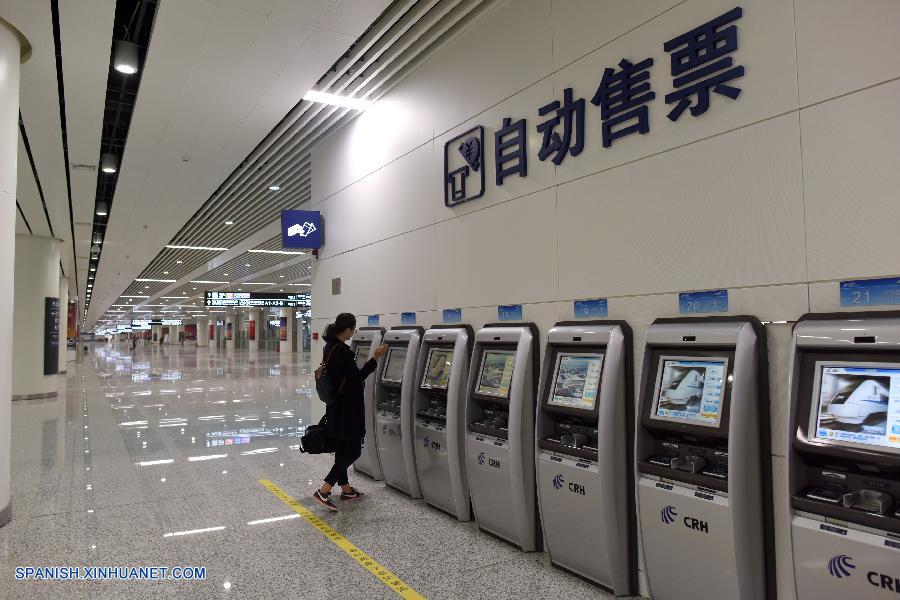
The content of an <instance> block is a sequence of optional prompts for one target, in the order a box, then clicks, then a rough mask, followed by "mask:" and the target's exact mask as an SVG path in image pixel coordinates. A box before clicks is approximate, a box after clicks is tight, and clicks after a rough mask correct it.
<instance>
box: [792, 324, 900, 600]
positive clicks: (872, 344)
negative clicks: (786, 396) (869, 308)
mask: <svg viewBox="0 0 900 600" xmlns="http://www.w3.org/2000/svg"><path fill="white" fill-rule="evenodd" d="M793 341H794V348H793V361H792V369H791V382H790V394H791V396H790V411H791V412H790V414H791V421H790V424H791V425H790V427H789V428H788V431H789V433H788V437H789V440H788V467H787V468H788V495H789V502H790V507H789V510H790V514H791V538H792V546H793V560H794V576H795V581H796V585H797V597H798V598H799V599H801V600H805V599H810V598H815V599H816V600H829V599H838V598H853V599H859V600H868V599H872V600H876V599H878V598H884V599H887V598H900V313H896V312H892V313H872V312H867V313H839V314H831V315H806V316H805V317H803V318H801V319H800V321H798V322H797V325H796V326H795V328H794V338H793Z"/></svg>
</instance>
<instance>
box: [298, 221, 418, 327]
mask: <svg viewBox="0 0 900 600" xmlns="http://www.w3.org/2000/svg"><path fill="white" fill-rule="evenodd" d="M434 247H435V244H434V229H433V228H432V227H427V228H425V229H420V230H417V231H414V232H411V233H408V234H406V235H403V236H400V237H395V238H390V239H387V240H384V241H380V242H378V243H375V244H372V245H370V246H366V247H365V248H363V249H361V250H356V251H353V252H347V253H345V254H341V255H338V256H334V257H331V258H326V259H323V260H320V261H319V263H318V267H317V270H316V275H315V278H314V279H313V287H312V294H313V297H314V298H318V299H319V301H318V303H317V304H315V305H314V307H313V315H314V316H315V317H316V318H327V317H334V316H335V315H337V314H338V313H341V312H351V313H354V314H360V315H368V314H382V313H399V312H400V311H405V310H432V309H434V307H435V306H434V289H435V281H434V277H435V274H434V270H433V265H434V258H433V256H434ZM333 277H341V280H342V290H341V294H340V295H338V296H332V295H331V279H332V278H333ZM399 319H400V317H399V314H398V315H397V324H398V325H399Z"/></svg>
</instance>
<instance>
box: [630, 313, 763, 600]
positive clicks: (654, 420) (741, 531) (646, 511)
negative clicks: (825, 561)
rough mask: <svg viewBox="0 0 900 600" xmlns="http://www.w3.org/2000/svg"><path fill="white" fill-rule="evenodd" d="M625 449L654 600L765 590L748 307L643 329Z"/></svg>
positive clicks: (755, 327) (757, 335) (759, 363)
mask: <svg viewBox="0 0 900 600" xmlns="http://www.w3.org/2000/svg"><path fill="white" fill-rule="evenodd" d="M638 419H639V421H638V424H637V432H636V448H635V459H636V461H637V470H638V486H637V487H638V507H639V515H640V524H641V538H642V541H643V551H644V563H645V568H646V574H647V581H648V584H649V587H650V593H651V596H652V597H653V598H654V599H655V600H701V599H709V600H721V599H724V598H728V599H729V600H760V599H764V598H769V599H771V598H773V597H774V594H775V586H774V554H775V552H774V546H773V544H772V521H771V517H772V511H771V501H772V497H771V467H770V465H771V458H770V456H771V452H770V443H769V439H770V437H769V431H770V430H769V402H768V387H767V359H766V343H765V330H764V329H763V327H762V325H761V324H760V322H759V321H758V320H757V319H756V318H754V317H746V316H742V317H716V318H705V317H701V318H681V319H658V320H657V321H655V322H654V323H653V325H651V327H650V329H649V330H648V332H647V344H646V349H645V351H644V365H643V372H642V374H641V392H640V404H639V409H638Z"/></svg>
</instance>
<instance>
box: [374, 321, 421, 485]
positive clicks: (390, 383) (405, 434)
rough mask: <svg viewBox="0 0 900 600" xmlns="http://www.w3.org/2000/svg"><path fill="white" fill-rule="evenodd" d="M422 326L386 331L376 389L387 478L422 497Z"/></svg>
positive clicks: (379, 442) (377, 438)
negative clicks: (417, 404)
mask: <svg viewBox="0 0 900 600" xmlns="http://www.w3.org/2000/svg"><path fill="white" fill-rule="evenodd" d="M421 341H422V328H421V327H409V326H403V327H394V328H392V329H390V330H388V331H387V332H386V333H385V334H384V338H383V342H384V343H385V344H387V345H388V346H389V348H388V353H387V355H386V356H385V357H384V358H383V359H382V360H383V365H382V367H381V370H380V371H379V377H378V385H377V386H376V391H375V444H376V445H377V446H378V458H379V460H380V462H381V472H382V474H383V475H384V482H385V483H387V484H388V485H390V486H391V487H393V488H397V489H398V490H400V491H403V492H406V493H407V494H409V495H410V496H412V497H413V498H421V497H422V490H421V488H420V487H419V476H418V474H417V473H416V457H415V454H414V453H413V446H412V442H413V438H414V434H415V432H414V430H413V416H414V414H413V413H414V411H413V401H414V392H415V385H416V361H417V359H418V356H419V344H420V343H421Z"/></svg>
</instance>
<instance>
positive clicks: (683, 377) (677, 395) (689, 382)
mask: <svg viewBox="0 0 900 600" xmlns="http://www.w3.org/2000/svg"><path fill="white" fill-rule="evenodd" d="M676 370H677V371H681V373H678V374H676V375H675V378H674V379H673V380H672V382H671V383H670V384H669V386H668V387H667V388H666V389H665V390H663V393H662V397H661V398H660V401H661V402H668V403H670V404H677V405H679V406H685V405H688V404H691V403H693V402H699V401H700V398H701V397H703V378H704V376H705V375H706V369H702V368H701V369H695V368H691V369H676Z"/></svg>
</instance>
